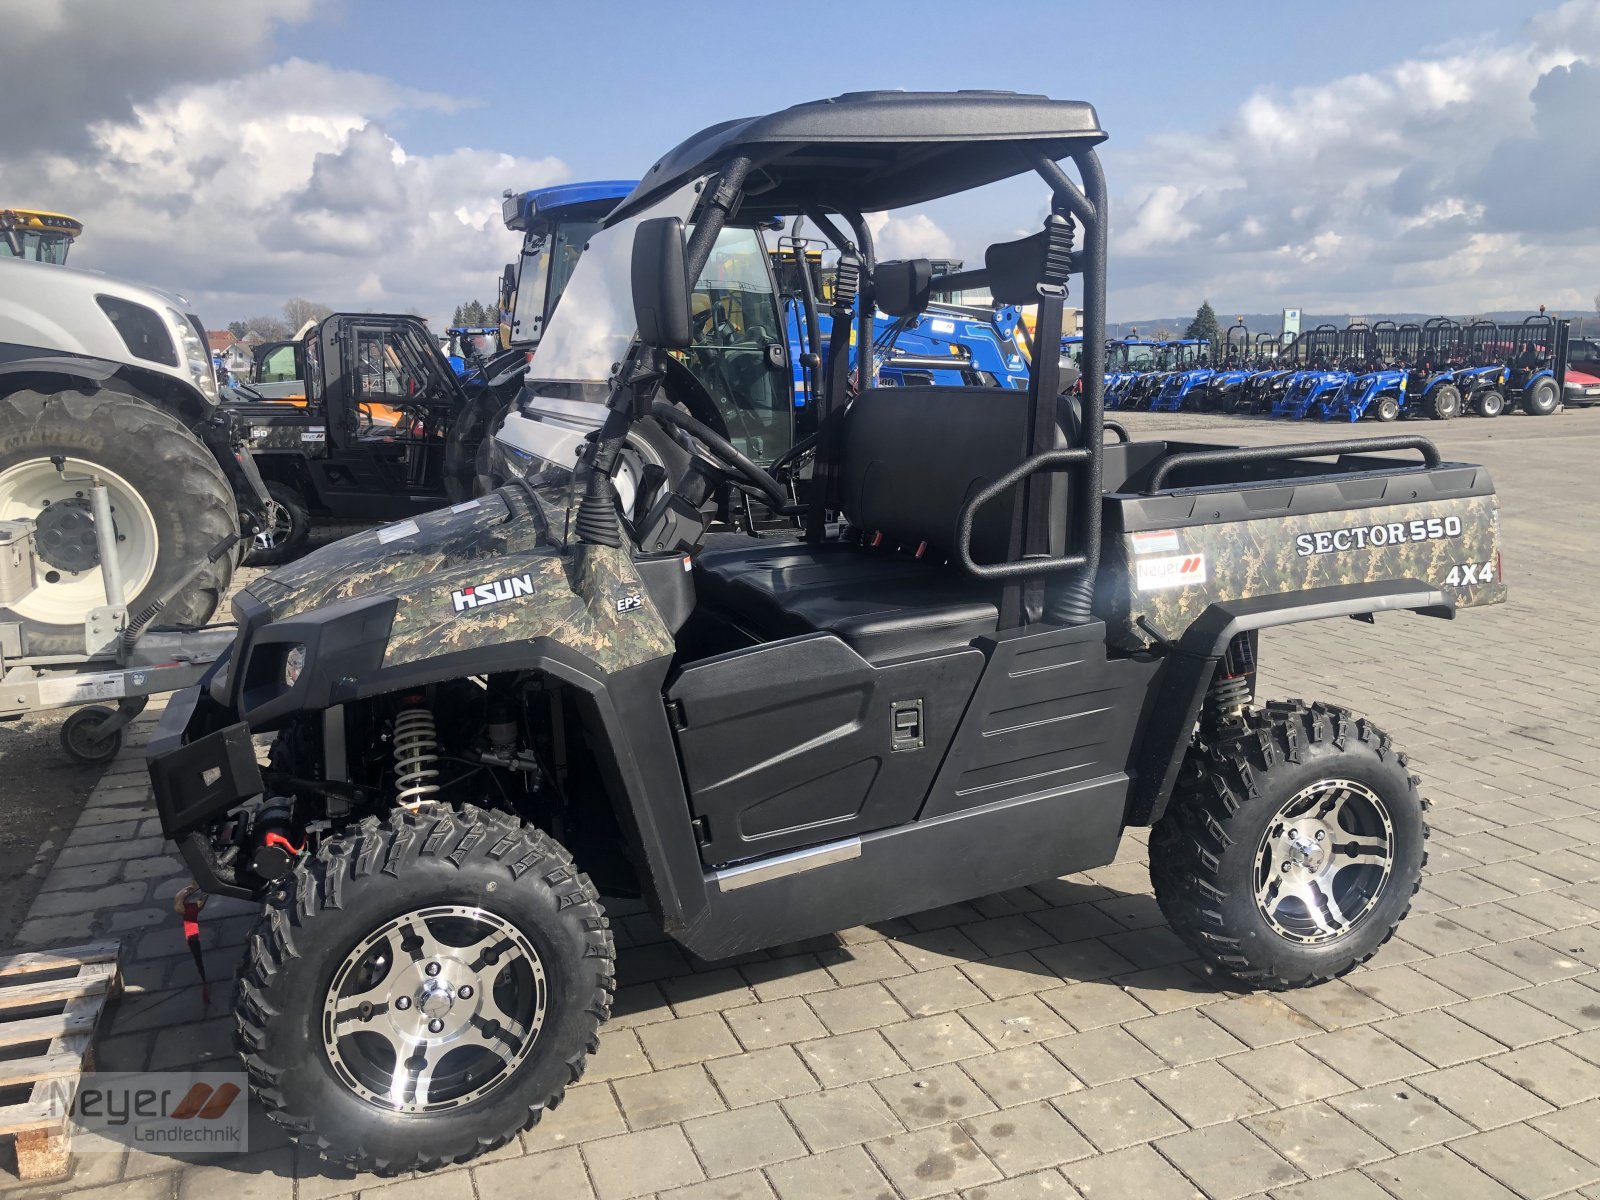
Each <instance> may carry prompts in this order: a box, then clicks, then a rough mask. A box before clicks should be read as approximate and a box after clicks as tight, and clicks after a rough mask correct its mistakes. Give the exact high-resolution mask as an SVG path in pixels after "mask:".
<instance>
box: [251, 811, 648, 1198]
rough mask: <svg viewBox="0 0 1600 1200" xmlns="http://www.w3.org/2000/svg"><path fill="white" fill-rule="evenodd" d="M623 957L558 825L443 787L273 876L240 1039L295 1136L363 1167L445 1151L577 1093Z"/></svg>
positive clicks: (447, 1154)
mask: <svg viewBox="0 0 1600 1200" xmlns="http://www.w3.org/2000/svg"><path fill="white" fill-rule="evenodd" d="M615 957H616V953H615V949H614V946H613V943H612V937H611V929H610V923H609V922H608V921H607V920H606V916H605V912H604V910H603V909H602V908H601V905H600V900H599V896H598V895H597V894H596V892H595V889H594V886H593V885H592V884H591V883H590V882H589V880H588V878H587V877H586V876H584V875H583V874H581V873H580V872H578V871H577V870H576V868H574V866H573V864H572V859H571V857H570V856H569V855H568V854H567V852H566V850H564V849H563V848H562V847H561V846H560V845H559V844H558V843H557V842H555V841H554V840H553V839H551V838H550V837H548V836H546V835H545V834H544V833H542V832H540V831H539V830H537V829H534V828H532V827H529V826H526V825H522V824H520V823H519V822H518V821H517V820H516V818H514V817H511V816H507V815H505V814H502V813H497V812H489V811H486V810H483V809H478V808H473V807H464V808H460V809H457V810H452V809H451V808H450V807H448V806H445V805H441V804H436V803H427V804H423V805H420V806H419V807H418V808H416V809H414V810H400V811H396V812H393V813H390V814H389V815H388V816H386V817H384V818H383V819H381V820H380V819H379V818H377V817H368V818H367V819H366V820H364V821H362V822H361V823H360V824H359V825H356V826H353V827H352V828H351V829H349V830H347V831H346V832H345V833H343V834H340V835H338V836H336V837H331V838H328V839H327V840H325V841H324V842H323V843H322V845H321V846H320V847H319V848H318V849H317V851H316V853H315V854H311V855H303V856H302V857H301V858H300V859H299V861H298V862H297V864H296V866H295V869H294V872H293V873H292V874H291V875H290V876H289V877H288V878H287V879H286V880H285V881H284V883H283V884H282V885H281V886H280V887H279V888H278V889H277V890H276V891H275V892H273V893H271V894H270V895H269V896H268V898H267V902H266V907H265V909H264V911H263V913H262V916H261V918H260V920H259V921H258V922H257V924H256V927H255V929H254V931H253V932H252V933H251V935H250V938H249V940H248V943H247V945H246V949H245V957H244V961H243V963H242V964H241V966H240V971H239V986H238V998H237V1000H236V1002H235V1006H234V1016H235V1031H236V1041H237V1044H238V1048H239V1052H240V1055H241V1056H242V1058H243V1060H244V1065H245V1069H246V1071H247V1072H248V1074H249V1077H250V1088H251V1091H252V1092H253V1093H254V1095H255V1096H256V1098H257V1100H258V1101H259V1102H260V1103H261V1105H262V1107H263V1108H264V1109H265V1110H266V1112H267V1114H268V1115H269V1116H270V1117H272V1119H273V1120H275V1121H277V1122H278V1123H279V1124H280V1125H282V1126H283V1127H284V1128H285V1129H286V1130H287V1131H288V1133H289V1136H290V1138H291V1139H292V1140H293V1141H295V1142H297V1143H299V1144H300V1145H302V1146H305V1147H307V1148H309V1149H312V1150H315V1151H317V1152H318V1153H320V1154H321V1155H322V1156H323V1157H324V1158H327V1159H329V1160H330V1161H332V1162H335V1163H339V1164H341V1165H344V1166H347V1167H349V1168H350V1169H352V1170H355V1171H369V1172H373V1173H375V1174H380V1175H392V1174H398V1173H403V1172H407V1171H419V1170H430V1169H433V1168H436V1167H441V1166H444V1165H446V1164H449V1163H459V1162H465V1161H466V1160H468V1159H470V1158H476V1157H477V1156H478V1155H480V1154H485V1153H487V1152H489V1151H491V1150H494V1149H497V1148H498V1147H500V1146H503V1145H505V1144H506V1143H507V1142H509V1141H511V1140H512V1139H513V1138H515V1137H516V1136H517V1134H518V1133H519V1132H521V1131H522V1130H524V1129H527V1128H529V1127H531V1126H532V1125H533V1124H534V1123H535V1122H536V1121H538V1120H539V1118H540V1116H542V1115H543V1113H544V1111H545V1109H547V1108H554V1107H556V1105H558V1104H560V1103H561V1099H562V1097H563V1096H564V1095H565V1093H566V1089H567V1087H568V1086H570V1085H571V1084H574V1083H576V1082H577V1081H578V1078H579V1077H580V1076H581V1075H582V1074H583V1068H584V1064H585V1061H586V1059H587V1058H588V1056H589V1055H591V1054H593V1053H594V1052H595V1050H596V1049H597V1048H598V1045H599V1043H598V1034H599V1029H600V1026H601V1025H602V1024H603V1023H604V1022H605V1020H606V1018H607V1017H609V1016H610V1013H611V996H612V993H613V991H614V990H615V987H616V981H615V972H614V962H615ZM396 1068H403V1069H398V1070H397V1069H396Z"/></svg>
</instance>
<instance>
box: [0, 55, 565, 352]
mask: <svg viewBox="0 0 1600 1200" xmlns="http://www.w3.org/2000/svg"><path fill="white" fill-rule="evenodd" d="M456 105H457V102H456V101H453V100H451V99H450V98H448V97H444V96H438V95H434V94H430V93H424V92H419V91H416V90H414V89H410V88H406V87H403V86H401V85H399V84H397V83H394V82H392V81H390V80H387V79H383V78H380V77H377V76H373V75H366V74H361V73H359V72H355V71H345V70H336V69H333V68H330V67H327V66H322V65H319V64H315V63H309V62H304V61H300V60H295V59H291V60H288V61H286V62H282V63H278V64H275V65H273V66H270V67H266V68H262V69H260V70H256V71H252V72H250V73H248V74H245V75H242V76H240V77H239V78H236V79H231V80H227V81H223V82H206V83H190V84H183V85H179V86H177V87H174V88H171V89H169V90H167V91H166V92H164V93H162V94H161V95H159V96H158V97H157V98H155V99H153V100H151V101H148V102H145V103H140V104H137V105H135V106H134V108H133V111H132V115H131V116H130V117H128V118H127V119H119V118H108V119H103V120H100V121H98V122H96V123H94V124H93V125H92V126H91V128H90V130H89V141H88V144H87V147H86V148H85V149H84V150H82V151H79V152H74V153H71V154H65V153H55V152H50V151H42V152H39V153H35V154H33V155H30V156H27V157H23V158H18V159H11V160H9V161H3V162H0V194H4V195H6V196H8V197H20V196H27V197H31V198H34V202H36V203H39V204H41V205H43V206H45V207H50V208H57V209H61V210H63V211H66V212H71V213H73V214H74V215H76V216H79V217H81V218H82V219H83V220H84V222H85V226H86V232H85V234H84V238H83V241H82V243H81V244H80V245H79V246H78V247H76V248H75V249H74V251H73V262H74V264H75V265H78V266H84V267H90V268H94V269H97V270H104V271H107V272H109V273H111V274H114V275H124V276H127V277H129V278H132V279H137V280H140V281H142V282H147V283H151V284H155V285H157V286H161V287H167V288H173V289H176V290H179V291H182V292H184V294H186V295H187V296H189V298H190V299H191V300H193V301H195V302H196V305H197V307H198V309H199V312H200V314H201V316H202V318H203V319H205V320H206V321H207V322H208V323H209V324H211V325H213V326H216V325H220V324H223V323H225V322H226V321H228V320H231V319H234V318H240V317H246V316H252V315H257V314H264V313H274V312H276V311H277V309H278V308H279V307H280V306H281V305H282V303H283V301H284V300H285V299H287V298H289V297H290V296H305V297H307V298H310V299H313V300H318V301H321V302H323V303H327V304H330V305H333V306H334V307H336V308H337V307H353V308H357V309H367V308H376V309H391V310H401V311H404V310H406V309H411V308H415V309H417V310H418V311H420V312H422V313H423V314H424V315H430V316H434V317H448V316H449V314H450V310H451V309H452V308H453V307H454V305H456V304H457V303H459V302H461V301H462V300H466V299H470V298H480V299H492V297H493V295H494V285H495V280H496V278H497V277H498V275H499V271H500V266H501V264H503V263H504V262H506V261H507V259H508V258H510V257H511V256H512V255H513V254H514V253H515V251H516V247H517V240H516V238H515V236H514V235H512V234H510V233H508V232H507V231H506V229H505V227H504V225H503V224H502V223H501V220H500V195H501V192H502V191H503V190H504V189H505V188H507V187H517V188H528V187H537V186H539V185H541V184H546V183H553V182H559V181H561V180H563V179H565V178H566V177H567V174H568V171H567V168H566V166H565V164H564V163H562V162H561V161H560V160H559V159H556V158H549V157H547V158H527V157H520V156H516V155H511V154H504V153H499V152H496V151H490V150H475V149H467V148H463V149H458V150H454V151H451V152H449V153H443V154H412V153H408V152H407V151H406V149H405V148H404V146H403V145H402V144H401V143H400V142H399V141H398V140H397V139H396V138H395V137H394V136H393V135H392V134H391V133H389V132H388V131H387V130H386V128H385V126H384V122H385V120H388V119H392V118H395V117H397V116H400V115H402V114H404V113H405V112H407V111H411V110H417V109H430V108H431V109H447V110H448V109H451V108H454V107H456Z"/></svg>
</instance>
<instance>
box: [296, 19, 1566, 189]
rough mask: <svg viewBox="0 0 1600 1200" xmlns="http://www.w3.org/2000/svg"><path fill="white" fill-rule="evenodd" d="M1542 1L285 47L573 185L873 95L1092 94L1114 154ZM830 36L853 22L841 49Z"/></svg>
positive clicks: (428, 23) (309, 29) (538, 24)
mask: <svg viewBox="0 0 1600 1200" xmlns="http://www.w3.org/2000/svg"><path fill="white" fill-rule="evenodd" d="M761 7H765V6H761ZM1539 7H1541V6H1539V5H1537V4H1517V3H1506V2H1505V0H1401V2H1397V0H1342V2H1341V3H1340V4H1338V5H1330V6H1322V5H1318V6H1310V5H1305V4H1297V3H1281V2H1280V3H1274V4H1266V3H1252V2H1249V0H1245V2H1239V3H1233V4H1228V5H1216V4H1195V3H1188V2H1182V0H1178V2H1174V0H1167V2H1165V3H1161V2H1156V3H1148V4H1142V5H1137V6H1134V5H1124V4H1114V3H1113V4H1106V3H1100V4H1086V3H1078V2H1071V0H1056V2H1054V3H1051V2H1048V0H1044V2H1041V0H1017V2H1014V3H1007V4H973V3H967V2H960V3H957V2H954V0H924V2H922V3H913V4H897V3H877V4H866V3H854V4H841V3H833V2H824V3H816V4H809V5H807V6H806V7H805V8H804V9H803V10H802V9H799V8H794V9H782V8H780V9H778V10H777V11H779V12H781V13H783V15H782V16H779V17H775V18H763V17H760V16H755V15H753V14H754V13H755V12H757V11H758V7H757V6H750V7H749V8H747V9H744V10H743V13H748V14H752V15H742V14H741V8H740V7H739V6H734V7H732V8H730V9H728V10H727V11H728V12H729V13H730V15H729V16H728V18H727V20H726V21H725V23H723V24H722V25H721V26H720V28H719V27H717V26H716V25H715V24H713V23H712V22H708V21H704V20H698V19H697V20H693V21H686V20H682V19H678V14H681V13H686V12H688V11H690V10H689V9H688V7H687V6H675V5H660V4H647V3H622V2H618V0H590V2H589V3H585V4H537V3H516V2H513V0H489V2H487V3H475V4H473V5H472V6H471V16H470V17H468V18H465V19H454V20H441V19H440V18H439V15H438V14H439V12H440V11H441V10H442V6H441V5H439V4H437V3H427V2H425V0H392V2H388V3H371V2H366V3H363V2H354V3H346V4H344V5H330V6H327V7H326V8H323V9H321V10H319V12H318V13H317V15H316V16H314V17H313V19H312V20H310V21H309V22H307V23H305V24H303V25H296V26H292V27H288V28H285V29H284V30H283V31H282V33H281V34H280V35H279V36H278V39H277V42H278V46H279V47H280V49H281V50H282V51H283V52H284V53H285V54H292V55H298V56H300V57H302V58H307V59H321V60H324V61H327V62H329V63H332V64H334V65H336V66H341V67H353V68H355V69H357V70H361V71H368V72H372V73H374V74H378V75H387V76H390V77H393V78H398V79H402V80H404V81H405V82H407V83H409V84H411V85H412V86H413V87H417V88H422V89H425V90H429V91H436V92H440V93H444V94H448V95H451V96H456V97H460V98H462V99H469V100H475V101H476V102H477V105H478V107H473V108H467V109H463V110H461V111H458V112H454V113H416V114H412V115H409V116H408V117H406V118H405V119H404V121H403V122H401V123H399V124H397V126H396V128H397V130H398V131H400V132H403V133H404V134H405V140H406V143H407V146H408V148H409V147H410V146H411V145H412V144H413V143H415V146H416V148H417V149H419V150H421V151H424V152H430V153H431V152H438V151H443V150H448V149H450V148H453V147H455V146H459V145H463V144H472V145H493V146H496V147H500V148H504V149H509V150H512V151H514V152H516V153H520V154H528V155H531V156H535V157H537V156H540V155H544V154H555V155H559V156H560V157H561V158H562V159H563V160H565V161H566V162H567V163H568V164H570V165H571V167H572V169H573V171H574V172H575V173H576V175H577V176H578V177H600V178H609V177H615V176H619V175H626V174H630V173H633V172H635V171H636V170H637V169H638V168H639V167H640V166H642V165H647V164H648V163H649V162H650V161H651V160H652V159H653V158H654V157H655V156H657V155H658V154H660V153H661V152H662V151H663V150H665V149H666V148H668V147H669V146H672V145H673V144H675V143H676V142H677V141H679V140H680V139H681V138H683V137H685V136H687V135H688V134H690V133H692V132H694V131H695V130H696V129H699V128H701V127H703V126H705V125H709V124H711V123H713V122H715V121H719V120H723V119H726V118H728V117H733V116H744V115H749V114H752V113H759V112H765V111H770V110H772V109H777V108H782V107H784V106H786V105H789V104H795V103H798V102H800V101H803V100H815V99H817V98H819V97H820V96H825V95H833V94H834V93H836V92H839V91H847V90H851V89H856V88H871V87H886V88H904V89H908V90H922V89H926V90H946V89H952V88H996V87H999V88H1007V89H1010V90H1013V91H1021V92H1043V93H1044V94H1046V95H1050V96H1056V97H1059V98H1064V99H1081V100H1088V101H1090V102H1092V103H1093V104H1095V105H1096V106H1097V108H1098V109H1099V111H1100V118H1101V121H1102V122H1103V124H1104V126H1105V128H1106V130H1107V131H1108V132H1109V133H1110V134H1111V135H1112V142H1111V143H1110V145H1109V146H1108V148H1107V151H1106V154H1107V155H1108V156H1114V154H1115V150H1116V147H1117V146H1119V145H1126V144H1131V143H1133V142H1135V141H1138V140H1139V139H1141V138H1143V137H1145V136H1146V135H1148V134H1151V133H1155V132H1158V131H1163V130H1182V129H1185V128H1203V127H1207V126H1210V125H1213V124H1215V123H1216V122H1218V121H1219V120H1220V119H1222V118H1223V117H1224V116H1225V115H1226V114H1227V112H1228V111H1229V110H1230V109H1232V108H1233V107H1234V106H1236V105H1237V104H1238V103H1239V102H1240V101H1242V100H1243V99H1245V97H1246V96H1248V95H1249V93H1250V92H1251V91H1252V90H1253V89H1254V88H1256V87H1257V86H1259V85H1261V84H1278V85H1284V86H1288V85H1295V84H1317V83H1323V82H1326V81H1328V80H1332V79H1336V78H1338V77H1340V76H1342V75H1348V74H1352V73H1357V72H1362V71H1368V70H1373V69H1378V68H1382V67H1384V66H1386V65H1388V64H1390V63H1392V62H1394V61H1396V59H1397V58H1398V57H1400V56H1401V55H1403V54H1404V53H1405V52H1410V51H1424V50H1427V49H1430V48H1434V47H1441V46H1447V45H1449V44H1451V43H1460V44H1466V43H1470V42H1472V41H1474V40H1476V39H1478V38H1481V37H1484V36H1490V37H1496V36H1507V35H1511V34H1514V33H1515V32H1516V31H1517V29H1518V28H1519V27H1520V26H1521V25H1522V24H1523V22H1524V21H1526V20H1527V18H1528V16H1529V15H1530V14H1531V13H1533V12H1535V11H1537V10H1538V8H1539ZM1129 9H1136V10H1137V12H1138V13H1139V15H1138V16H1132V15H1129V12H1128V10H1129ZM674 10H676V11H674ZM701 11H706V10H701ZM802 12H803V14H804V19H803V20H802V19H801V14H802ZM829 26H835V27H837V29H838V32H835V33H834V34H832V35H831V38H834V39H839V41H838V43H836V44H834V45H832V46H830V40H831V38H830V35H829V34H827V33H824V32H822V31H823V30H825V29H827V27H829ZM802 30H803V31H804V32H801V31H802ZM424 31H426V32H424ZM510 31H515V33H514V34H512V33H510ZM845 39H848V41H845Z"/></svg>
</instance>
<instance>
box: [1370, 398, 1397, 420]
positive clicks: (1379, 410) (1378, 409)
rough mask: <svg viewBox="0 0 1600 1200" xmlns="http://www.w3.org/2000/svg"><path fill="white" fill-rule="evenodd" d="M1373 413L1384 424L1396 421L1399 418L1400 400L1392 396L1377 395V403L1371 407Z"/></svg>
mask: <svg viewBox="0 0 1600 1200" xmlns="http://www.w3.org/2000/svg"><path fill="white" fill-rule="evenodd" d="M1373 415H1374V416H1376V417H1377V418H1378V420H1380V421H1382V422H1384V423H1385V424H1387V423H1388V422H1390V421H1398V420H1399V419H1400V401H1398V400H1396V399H1395V398H1394V397H1393V396H1381V397H1379V399H1378V403H1377V404H1376V405H1375V406H1374V407H1373Z"/></svg>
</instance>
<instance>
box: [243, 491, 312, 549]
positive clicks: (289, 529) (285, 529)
mask: <svg viewBox="0 0 1600 1200" xmlns="http://www.w3.org/2000/svg"><path fill="white" fill-rule="evenodd" d="M267 495H269V496H271V497H272V499H273V501H274V502H275V503H276V504H277V506H278V508H277V511H276V513H275V514H274V519H273V522H272V528H271V529H265V530H262V531H261V532H260V533H258V534H256V536H255V542H254V544H253V545H252V546H251V547H250V550H249V552H248V553H247V554H246V555H245V557H244V561H245V563H246V564H247V565H248V566H252V567H271V566H276V565H277V564H279V563H286V562H290V561H292V560H293V559H296V558H299V557H300V555H302V554H303V553H305V548H306V542H308V541H309V540H310V539H311V512H310V510H309V509H308V508H307V507H306V500H305V497H304V496H302V495H301V494H300V492H299V491H298V490H297V489H295V488H292V487H290V486H289V485H288V484H286V483H279V482H278V481H277V480H276V479H273V480H268V482H267Z"/></svg>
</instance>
